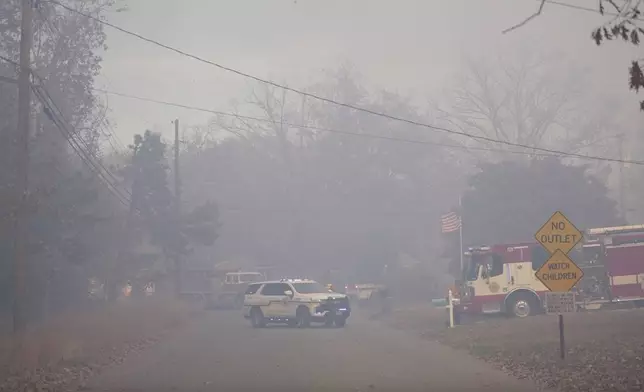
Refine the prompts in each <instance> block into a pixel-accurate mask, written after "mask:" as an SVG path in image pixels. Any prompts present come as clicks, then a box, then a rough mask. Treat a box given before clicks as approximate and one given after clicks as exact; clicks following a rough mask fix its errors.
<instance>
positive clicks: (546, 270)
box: [535, 249, 584, 292]
mask: <svg viewBox="0 0 644 392" xmlns="http://www.w3.org/2000/svg"><path fill="white" fill-rule="evenodd" d="M535 275H536V277H537V279H539V280H540V281H541V283H543V284H544V285H545V286H546V287H547V288H548V289H549V290H550V291H558V292H566V291H570V289H572V288H573V287H575V285H576V284H577V282H579V280H580V279H581V278H582V277H583V276H584V272H583V271H582V270H581V268H579V267H578V266H577V264H575V263H574V262H573V261H572V260H570V258H569V257H568V256H567V255H566V254H565V253H564V252H562V251H561V250H559V249H557V250H556V251H555V253H553V254H552V256H550V258H549V259H548V261H546V262H545V264H544V265H542V266H541V268H539V270H537V272H536V273H535Z"/></svg>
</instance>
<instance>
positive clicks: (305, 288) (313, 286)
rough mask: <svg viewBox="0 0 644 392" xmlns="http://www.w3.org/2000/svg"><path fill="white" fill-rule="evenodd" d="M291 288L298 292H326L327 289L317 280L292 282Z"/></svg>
mask: <svg viewBox="0 0 644 392" xmlns="http://www.w3.org/2000/svg"><path fill="white" fill-rule="evenodd" d="M293 288H294V289H295V291H297V292H298V293H300V294H313V293H327V292H329V290H328V289H327V288H326V287H324V286H322V285H321V284H319V283H317V282H308V283H293Z"/></svg>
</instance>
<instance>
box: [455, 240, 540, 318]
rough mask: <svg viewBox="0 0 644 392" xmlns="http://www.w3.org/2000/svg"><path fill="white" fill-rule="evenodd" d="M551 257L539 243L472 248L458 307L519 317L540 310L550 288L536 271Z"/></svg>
mask: <svg viewBox="0 0 644 392" xmlns="http://www.w3.org/2000/svg"><path fill="white" fill-rule="evenodd" d="M547 259H548V254H547V252H546V250H545V249H543V247H541V245H539V244H538V243H519V244H504V245H494V246H491V247H490V246H484V247H475V248H469V250H468V251H467V252H465V258H464V261H465V262H464V266H463V276H462V282H463V283H462V284H461V285H460V287H461V290H460V293H459V294H460V295H459V299H458V300H457V303H456V304H455V307H456V311H457V312H462V313H471V314H472V313H474V314H494V313H506V314H510V315H514V316H516V317H526V316H529V315H532V314H536V313H539V312H540V311H541V310H542V309H543V305H542V299H543V296H544V295H545V294H544V293H545V292H546V291H548V289H547V288H546V287H545V286H544V285H543V283H541V282H540V281H539V280H538V279H537V278H536V277H535V271H536V270H537V269H539V267H541V266H542V265H543V263H545V261H546V260H547Z"/></svg>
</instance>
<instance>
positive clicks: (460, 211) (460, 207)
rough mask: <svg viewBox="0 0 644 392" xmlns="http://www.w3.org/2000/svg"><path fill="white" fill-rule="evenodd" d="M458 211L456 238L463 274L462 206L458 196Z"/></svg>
mask: <svg viewBox="0 0 644 392" xmlns="http://www.w3.org/2000/svg"><path fill="white" fill-rule="evenodd" d="M458 209H459V219H460V225H459V228H458V237H459V250H460V252H459V253H460V257H461V274H462V273H463V206H462V204H461V196H460V195H459V196H458Z"/></svg>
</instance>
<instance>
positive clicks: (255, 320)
mask: <svg viewBox="0 0 644 392" xmlns="http://www.w3.org/2000/svg"><path fill="white" fill-rule="evenodd" d="M250 323H251V325H252V326H253V328H263V327H265V326H266V320H265V319H264V313H262V310H261V309H259V308H253V309H251V311H250Z"/></svg>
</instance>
